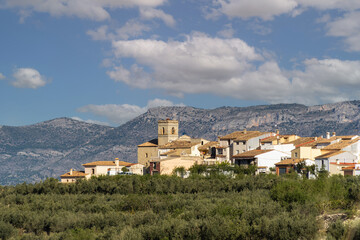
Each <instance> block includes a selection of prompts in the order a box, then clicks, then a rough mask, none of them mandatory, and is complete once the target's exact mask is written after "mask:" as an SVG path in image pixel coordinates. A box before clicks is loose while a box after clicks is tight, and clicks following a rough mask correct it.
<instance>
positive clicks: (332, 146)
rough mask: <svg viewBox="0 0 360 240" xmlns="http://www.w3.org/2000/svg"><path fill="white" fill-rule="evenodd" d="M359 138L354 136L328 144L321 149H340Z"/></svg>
mask: <svg viewBox="0 0 360 240" xmlns="http://www.w3.org/2000/svg"><path fill="white" fill-rule="evenodd" d="M359 140H360V139H359V138H355V139H353V140H342V141H340V142H337V143H333V144H330V145H328V146H326V147H324V148H323V149H324V150H341V149H343V148H345V147H347V146H350V145H351V144H354V143H356V142H357V141H359Z"/></svg>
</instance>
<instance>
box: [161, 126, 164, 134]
mask: <svg viewBox="0 0 360 240" xmlns="http://www.w3.org/2000/svg"><path fill="white" fill-rule="evenodd" d="M161 134H162V135H164V134H165V128H164V127H163V128H162V130H161Z"/></svg>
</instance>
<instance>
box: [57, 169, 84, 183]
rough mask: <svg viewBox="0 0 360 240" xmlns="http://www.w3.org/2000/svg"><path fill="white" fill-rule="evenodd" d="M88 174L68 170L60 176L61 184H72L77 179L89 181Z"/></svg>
mask: <svg viewBox="0 0 360 240" xmlns="http://www.w3.org/2000/svg"><path fill="white" fill-rule="evenodd" d="M89 178H90V174H86V173H85V172H84V171H74V170H73V169H70V172H67V173H65V174H63V175H61V176H60V179H61V180H60V181H61V183H73V182H76V181H77V180H79V179H89Z"/></svg>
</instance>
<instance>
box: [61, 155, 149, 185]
mask: <svg viewBox="0 0 360 240" xmlns="http://www.w3.org/2000/svg"><path fill="white" fill-rule="evenodd" d="M83 166H84V168H85V170H84V171H75V170H73V169H70V171H69V172H67V173H65V174H63V175H61V176H60V179H61V182H62V183H72V182H76V180H78V179H89V178H91V177H92V176H100V175H119V174H139V175H143V174H144V166H143V165H141V164H138V163H128V162H123V161H119V159H118V158H115V160H114V161H96V162H90V163H85V164H83Z"/></svg>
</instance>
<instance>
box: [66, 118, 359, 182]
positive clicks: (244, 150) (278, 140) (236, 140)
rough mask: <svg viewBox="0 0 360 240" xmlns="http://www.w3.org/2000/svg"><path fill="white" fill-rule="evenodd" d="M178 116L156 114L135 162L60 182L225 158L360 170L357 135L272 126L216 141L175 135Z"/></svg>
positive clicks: (99, 166) (271, 166) (271, 165)
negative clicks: (152, 133) (308, 133)
mask: <svg viewBox="0 0 360 240" xmlns="http://www.w3.org/2000/svg"><path fill="white" fill-rule="evenodd" d="M178 133H179V122H178V121H177V120H171V119H166V120H159V121H158V138H157V139H152V140H149V141H148V142H145V143H143V144H140V145H138V151H137V153H138V162H137V163H129V162H124V161H120V160H119V159H118V158H116V159H114V160H112V161H111V160H110V161H109V160H107V161H96V162H90V163H84V164H83V167H84V168H85V170H84V171H75V170H73V169H70V171H69V172H67V173H65V174H63V175H61V176H60V178H61V182H62V183H73V182H76V181H77V180H79V179H89V178H91V177H92V176H100V175H110V176H112V175H132V174H137V175H144V174H150V175H157V174H160V175H172V174H174V173H175V171H176V169H179V168H181V169H183V170H184V171H185V174H181V177H187V176H189V171H188V170H189V169H190V168H191V167H193V166H195V165H205V166H211V165H216V164H229V165H231V166H241V167H244V168H248V167H250V166H252V167H254V168H255V174H276V175H282V174H288V173H290V172H294V171H296V172H300V171H301V170H302V169H305V168H306V169H310V170H309V171H306V176H305V177H307V178H315V176H316V174H317V173H319V172H327V173H328V174H329V175H334V174H340V175H344V176H346V175H352V176H357V175H360V164H359V155H360V137H359V136H358V135H349V136H337V135H336V133H335V132H332V133H330V132H326V135H325V136H315V137H300V136H297V135H286V134H280V132H279V131H278V130H276V131H275V132H261V131H247V130H246V129H244V130H241V131H236V132H233V133H230V134H228V135H225V136H219V137H218V140H217V141H209V140H206V139H203V138H192V137H190V136H187V135H182V136H179V134H178Z"/></svg>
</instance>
